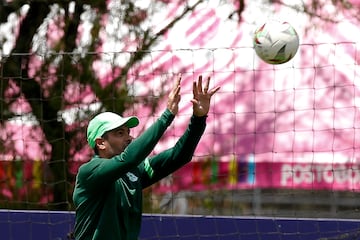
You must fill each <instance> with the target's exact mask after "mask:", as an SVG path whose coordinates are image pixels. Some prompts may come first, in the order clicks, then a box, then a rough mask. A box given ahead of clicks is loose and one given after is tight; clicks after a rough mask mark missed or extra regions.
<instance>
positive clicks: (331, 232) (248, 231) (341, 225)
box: [0, 210, 360, 240]
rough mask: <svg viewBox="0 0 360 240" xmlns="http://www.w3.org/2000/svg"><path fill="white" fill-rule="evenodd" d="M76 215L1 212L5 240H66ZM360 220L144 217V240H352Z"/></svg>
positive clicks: (359, 235)
mask: <svg viewBox="0 0 360 240" xmlns="http://www.w3.org/2000/svg"><path fill="white" fill-rule="evenodd" d="M73 223H74V213H73V212H46V211H45V212H41V211H10V210H2V211H0V239H2V240H33V239H36V240H65V239H67V234H68V233H69V232H70V231H71V230H72V227H73ZM359 238H360V220H340V219H285V218H260V217H210V216H172V215H144V217H143V227H142V232H141V236H140V239H141V240H155V239H159V240H190V239H198V240H219V239H221V240H240V239H241V240H244V239H246V240H258V239H266V240H283V239H286V240H336V239H339V240H340V239H341V240H350V239H359Z"/></svg>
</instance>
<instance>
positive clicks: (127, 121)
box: [105, 116, 139, 132]
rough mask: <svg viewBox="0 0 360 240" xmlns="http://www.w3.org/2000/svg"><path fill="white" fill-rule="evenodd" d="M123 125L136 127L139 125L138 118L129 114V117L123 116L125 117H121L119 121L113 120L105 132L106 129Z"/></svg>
mask: <svg viewBox="0 0 360 240" xmlns="http://www.w3.org/2000/svg"><path fill="white" fill-rule="evenodd" d="M123 125H125V126H126V127H128V128H133V127H136V126H137V125H139V119H138V118H137V117H135V116H131V117H125V118H122V119H121V120H119V121H115V122H113V123H112V124H111V125H110V126H109V127H108V128H107V129H106V131H105V132H107V131H111V130H114V129H116V128H118V127H121V126H123Z"/></svg>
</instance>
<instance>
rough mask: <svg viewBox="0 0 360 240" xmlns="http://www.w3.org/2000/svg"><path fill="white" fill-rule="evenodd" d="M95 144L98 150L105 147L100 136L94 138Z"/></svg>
mask: <svg viewBox="0 0 360 240" xmlns="http://www.w3.org/2000/svg"><path fill="white" fill-rule="evenodd" d="M95 145H96V147H97V148H98V149H99V150H104V149H105V148H106V146H105V140H104V139H102V138H97V139H95Z"/></svg>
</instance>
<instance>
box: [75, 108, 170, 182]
mask: <svg viewBox="0 0 360 240" xmlns="http://www.w3.org/2000/svg"><path fill="white" fill-rule="evenodd" d="M173 119H174V115H173V114H172V113H171V112H170V111H169V110H168V109H166V111H165V112H164V113H163V114H162V115H161V116H160V118H159V119H158V120H157V121H156V122H155V123H154V124H153V125H151V126H150V127H149V128H148V129H147V130H146V131H145V132H143V134H141V135H140V136H139V137H137V138H136V139H134V140H133V141H132V142H131V143H130V144H129V145H128V146H127V148H126V149H125V150H124V152H122V153H121V154H120V155H117V156H114V157H113V158H111V159H102V158H99V157H97V156H95V157H94V158H93V159H92V160H91V161H90V162H88V163H87V164H84V165H83V166H82V167H81V168H80V169H79V175H78V178H79V180H81V179H82V180H83V183H84V184H86V185H87V186H88V188H90V189H97V188H101V187H103V186H107V184H110V183H112V182H114V181H116V180H117V179H118V178H119V177H120V176H121V175H123V174H125V173H127V172H128V171H130V170H132V169H134V168H136V167H137V166H138V165H139V164H140V163H141V162H142V161H143V160H144V159H145V158H146V157H147V156H148V155H149V154H150V153H151V151H152V150H153V148H154V147H155V145H156V144H157V142H158V141H159V139H160V138H161V136H162V135H163V134H164V132H165V130H166V129H167V127H168V126H169V125H170V124H171V122H172V121H173Z"/></svg>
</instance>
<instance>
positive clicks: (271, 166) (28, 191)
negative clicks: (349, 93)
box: [0, 155, 360, 204]
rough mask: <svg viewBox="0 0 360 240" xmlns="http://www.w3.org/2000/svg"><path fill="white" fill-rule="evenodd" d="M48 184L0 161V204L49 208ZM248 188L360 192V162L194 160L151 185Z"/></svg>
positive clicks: (19, 164)
mask: <svg viewBox="0 0 360 240" xmlns="http://www.w3.org/2000/svg"><path fill="white" fill-rule="evenodd" d="M80 165H81V162H73V163H72V164H69V167H70V168H71V169H74V168H76V169H77V168H78V167H79V166H80ZM73 174H74V173H73ZM71 179H73V178H71ZM49 183H51V176H50V174H49V169H48V165H47V163H46V162H43V161H20V160H14V161H0V199H5V200H12V201H26V202H36V203H40V204H41V203H47V202H50V199H51V198H52V192H51V184H49ZM73 184H74V183H73V182H72V183H70V184H69V186H73ZM252 188H277V189H309V190H310V189H311V190H314V189H328V190H341V191H359V190H360V163H359V162H358V161H348V162H338V163H329V162H326V163H325V162H324V163H322V162H295V161H294V162H291V161H290V162H270V161H255V156H254V155H248V156H235V155H234V156H231V157H230V158H229V159H228V160H222V159H219V158H218V157H216V156H209V157H206V158H202V159H195V160H193V161H192V162H190V163H189V164H187V165H186V166H184V167H183V168H182V169H180V170H179V171H177V172H176V173H174V174H173V175H171V176H169V177H167V178H165V179H163V180H162V181H160V182H159V183H158V184H156V185H154V186H153V190H154V192H156V193H165V192H169V191H172V192H178V191H183V190H185V191H207V190H217V189H229V190H230V189H252ZM69 191H71V190H70V189H69Z"/></svg>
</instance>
